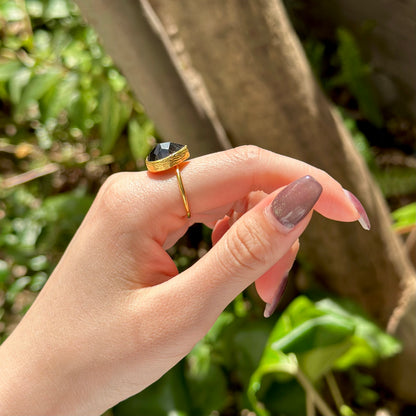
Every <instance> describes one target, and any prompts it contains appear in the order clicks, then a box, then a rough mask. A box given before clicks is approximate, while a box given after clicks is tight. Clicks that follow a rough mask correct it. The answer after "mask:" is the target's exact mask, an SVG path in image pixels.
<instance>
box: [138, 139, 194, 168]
mask: <svg viewBox="0 0 416 416" xmlns="http://www.w3.org/2000/svg"><path fill="white" fill-rule="evenodd" d="M173 144H174V145H175V143H173ZM157 146H159V145H157ZM177 146H182V147H181V148H180V149H179V150H177V151H176V152H174V153H171V154H169V155H168V156H166V157H164V158H162V159H157V160H149V156H147V158H146V167H147V169H148V170H149V172H162V171H164V170H168V169H171V168H173V167H175V166H178V165H179V164H181V163H182V162H185V160H187V159H189V157H190V154H189V150H188V147H187V146H186V145H177ZM155 149H156V148H155Z"/></svg>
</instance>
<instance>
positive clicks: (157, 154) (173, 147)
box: [147, 142, 184, 162]
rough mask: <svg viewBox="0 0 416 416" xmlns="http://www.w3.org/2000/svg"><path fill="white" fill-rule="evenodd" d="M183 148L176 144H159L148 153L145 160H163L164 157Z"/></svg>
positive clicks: (181, 145)
mask: <svg viewBox="0 0 416 416" xmlns="http://www.w3.org/2000/svg"><path fill="white" fill-rule="evenodd" d="M183 147H184V145H183V144H177V143H172V142H165V143H159V144H157V145H156V147H155V148H154V149H153V150H152V151H151V152H150V153H149V156H148V157H147V160H148V161H149V162H154V161H156V160H160V159H164V158H165V157H168V156H169V155H171V154H173V153H176V152H177V151H178V150H181V149H182V148H183Z"/></svg>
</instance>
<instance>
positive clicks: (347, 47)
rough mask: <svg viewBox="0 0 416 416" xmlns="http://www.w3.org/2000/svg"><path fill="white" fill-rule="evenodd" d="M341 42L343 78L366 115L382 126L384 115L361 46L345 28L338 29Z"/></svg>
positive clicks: (378, 125) (339, 51) (339, 55)
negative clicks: (362, 55) (361, 52)
mask: <svg viewBox="0 0 416 416" xmlns="http://www.w3.org/2000/svg"><path fill="white" fill-rule="evenodd" d="M337 37H338V42H339V47H338V51H337V53H338V57H339V60H340V65H341V75H340V77H341V79H342V80H343V81H344V82H345V83H346V85H347V86H348V87H349V89H350V91H351V93H352V94H353V96H354V97H355V98H356V100H357V102H358V106H359V108H360V110H361V111H362V113H363V114H364V116H365V117H367V118H368V119H369V120H370V121H371V122H372V123H373V124H374V125H375V126H377V127H381V126H382V124H383V117H382V115H381V111H380V108H379V106H378V102H377V99H376V96H375V94H374V91H373V88H372V85H371V80H370V77H369V74H370V72H371V71H370V68H369V67H368V65H366V64H365V63H364V61H363V59H362V57H361V54H360V50H359V46H358V44H357V42H356V41H355V39H354V37H353V35H352V34H351V33H350V32H349V31H348V30H347V29H345V28H339V29H338V31H337Z"/></svg>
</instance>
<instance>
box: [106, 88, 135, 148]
mask: <svg viewBox="0 0 416 416" xmlns="http://www.w3.org/2000/svg"><path fill="white" fill-rule="evenodd" d="M131 110H132V102H131V101H130V100H129V99H126V98H124V99H122V98H120V96H119V95H118V94H117V93H116V92H115V91H114V90H113V89H112V88H111V86H110V85H108V84H105V83H104V84H103V85H102V87H101V94H100V107H99V113H100V116H101V122H100V134H101V148H102V152H103V154H107V153H111V151H112V150H113V147H114V145H115V143H116V141H117V139H118V138H119V136H120V134H121V132H122V131H123V129H124V127H125V126H126V123H127V121H128V119H129V117H130V114H131Z"/></svg>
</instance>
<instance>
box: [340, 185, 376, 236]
mask: <svg viewBox="0 0 416 416" xmlns="http://www.w3.org/2000/svg"><path fill="white" fill-rule="evenodd" d="M344 193H345V195H347V197H348V199H349V200H350V201H351V203H352V204H353V205H354V208H355V209H356V210H357V212H358V214H359V215H360V218H358V222H359V223H360V225H361V227H363V228H364V230H367V231H368V230H369V229H370V228H371V224H370V220H369V219H368V215H367V213H366V212H365V209H364V207H363V206H362V204H361V202H360V201H359V199H358V198H357V197H356V196H355V195H354V194H353V193H351V192H350V191H347V190H346V189H344Z"/></svg>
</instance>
